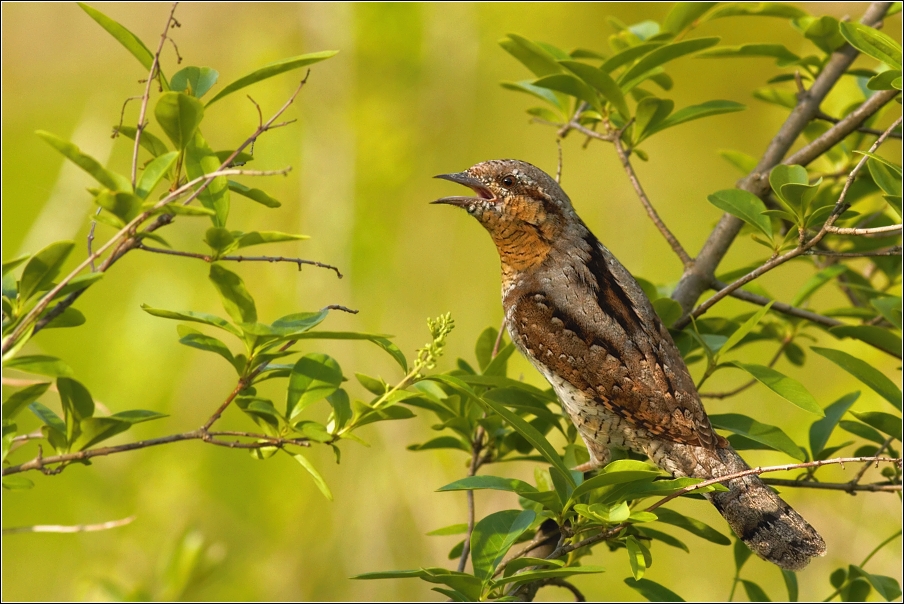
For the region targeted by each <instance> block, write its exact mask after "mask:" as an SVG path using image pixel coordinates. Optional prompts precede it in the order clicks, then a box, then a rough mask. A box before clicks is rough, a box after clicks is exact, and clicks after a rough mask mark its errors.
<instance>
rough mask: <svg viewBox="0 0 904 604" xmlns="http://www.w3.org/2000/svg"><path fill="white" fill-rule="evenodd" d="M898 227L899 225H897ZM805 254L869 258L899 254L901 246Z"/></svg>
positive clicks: (806, 253) (807, 252) (815, 251)
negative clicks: (861, 250)
mask: <svg viewBox="0 0 904 604" xmlns="http://www.w3.org/2000/svg"><path fill="white" fill-rule="evenodd" d="M898 228H899V229H900V228H901V226H900V225H898ZM804 255H805V256H828V257H829V258H869V257H874V256H900V255H901V246H900V245H893V246H891V247H886V248H882V249H881V250H872V251H863V252H835V251H832V250H807V251H806V252H805V254H804Z"/></svg>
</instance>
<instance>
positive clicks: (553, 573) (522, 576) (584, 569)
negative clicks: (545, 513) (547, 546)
mask: <svg viewBox="0 0 904 604" xmlns="http://www.w3.org/2000/svg"><path fill="white" fill-rule="evenodd" d="M544 562H546V563H547V564H548V563H549V562H552V561H551V560H544ZM505 568H506V570H508V566H506V567H505ZM602 572H606V569H605V568H603V567H602V566H568V567H565V568H549V569H540V570H529V571H525V572H523V573H518V574H517V575H509V576H507V577H503V578H501V579H496V580H495V581H493V585H494V586H500V585H521V584H523V583H532V582H534V581H541V580H543V579H554V578H563V577H572V576H574V575H584V574H597V573H602ZM500 599H501V598H500Z"/></svg>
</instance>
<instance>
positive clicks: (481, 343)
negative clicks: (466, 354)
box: [474, 327, 499, 371]
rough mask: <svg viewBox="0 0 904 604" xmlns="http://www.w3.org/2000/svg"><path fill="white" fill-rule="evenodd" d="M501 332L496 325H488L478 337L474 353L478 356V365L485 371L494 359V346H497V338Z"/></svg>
mask: <svg viewBox="0 0 904 604" xmlns="http://www.w3.org/2000/svg"><path fill="white" fill-rule="evenodd" d="M498 336H499V332H498V331H497V330H496V328H495V327H487V328H486V329H484V330H483V331H482V332H481V333H480V335H479V336H478V337H477V343H476V344H475V345H474V355H475V356H476V357H477V365H478V366H479V367H480V370H481V371H483V370H485V369H486V368H487V365H489V364H490V361H492V360H493V348H495V346H496V339H497V338H498Z"/></svg>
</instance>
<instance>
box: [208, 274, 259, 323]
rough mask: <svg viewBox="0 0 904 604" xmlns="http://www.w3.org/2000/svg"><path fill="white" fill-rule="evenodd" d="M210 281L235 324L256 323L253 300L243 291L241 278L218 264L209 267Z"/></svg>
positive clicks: (243, 284)
mask: <svg viewBox="0 0 904 604" xmlns="http://www.w3.org/2000/svg"><path fill="white" fill-rule="evenodd" d="M210 280H211V281H213V284H214V287H216V288H217V291H218V292H219V293H220V298H221V299H222V302H223V308H225V309H226V312H227V313H229V316H230V317H232V320H233V321H235V322H236V323H255V322H257V309H256V308H255V306H254V298H252V297H251V294H249V293H248V290H247V289H245V283H244V281H242V278H241V277H239V276H238V275H236V274H235V273H233V272H232V271H229V270H226V269H225V268H223V267H222V266H220V265H219V264H211V265H210Z"/></svg>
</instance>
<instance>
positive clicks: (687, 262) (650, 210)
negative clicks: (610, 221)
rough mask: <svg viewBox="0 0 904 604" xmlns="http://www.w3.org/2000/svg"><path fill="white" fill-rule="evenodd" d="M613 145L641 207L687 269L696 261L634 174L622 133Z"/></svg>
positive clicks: (616, 137)
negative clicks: (666, 224) (623, 143)
mask: <svg viewBox="0 0 904 604" xmlns="http://www.w3.org/2000/svg"><path fill="white" fill-rule="evenodd" d="M612 143H613V145H614V146H615V152H616V153H617V154H618V159H619V160H621V164H622V167H623V168H624V169H625V174H627V175H628V180H629V181H630V182H631V186H633V187H634V192H635V193H636V194H637V198H638V199H640V203H641V205H643V208H644V210H646V212H647V216H649V217H650V220H652V221H653V224H654V225H655V226H656V228H657V229H659V232H660V233H661V234H662V236H663V238H665V240H666V241H667V242H668V244H669V247H671V248H672V251H673V252H675V254H676V255H677V256H678V258H679V259H680V260H681V264H682V265H683V266H684V267H685V268H687V267H689V266H691V265H692V264H693V263H694V260H693V259H692V258H691V257H690V256H689V255H688V253H687V252H686V251H685V250H684V248H683V247H681V243H679V241H678V239H677V238H676V237H675V235H673V234H672V231H670V230H669V228H668V227H667V226H665V223H664V222H663V221H662V219H661V218H660V217H659V214H658V213H657V212H656V208H654V207H653V204H652V203H650V199H649V198H648V197H647V194H646V193H645V192H644V190H643V187H642V186H641V185H640V180H638V178H637V174H636V173H635V172H634V167H633V166H632V165H631V160H630V158H629V157H628V154H627V153H626V152H625V149H624V147H622V143H621V131H619V132H617V133H616V134H615V135H614V136H613V137H612Z"/></svg>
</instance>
